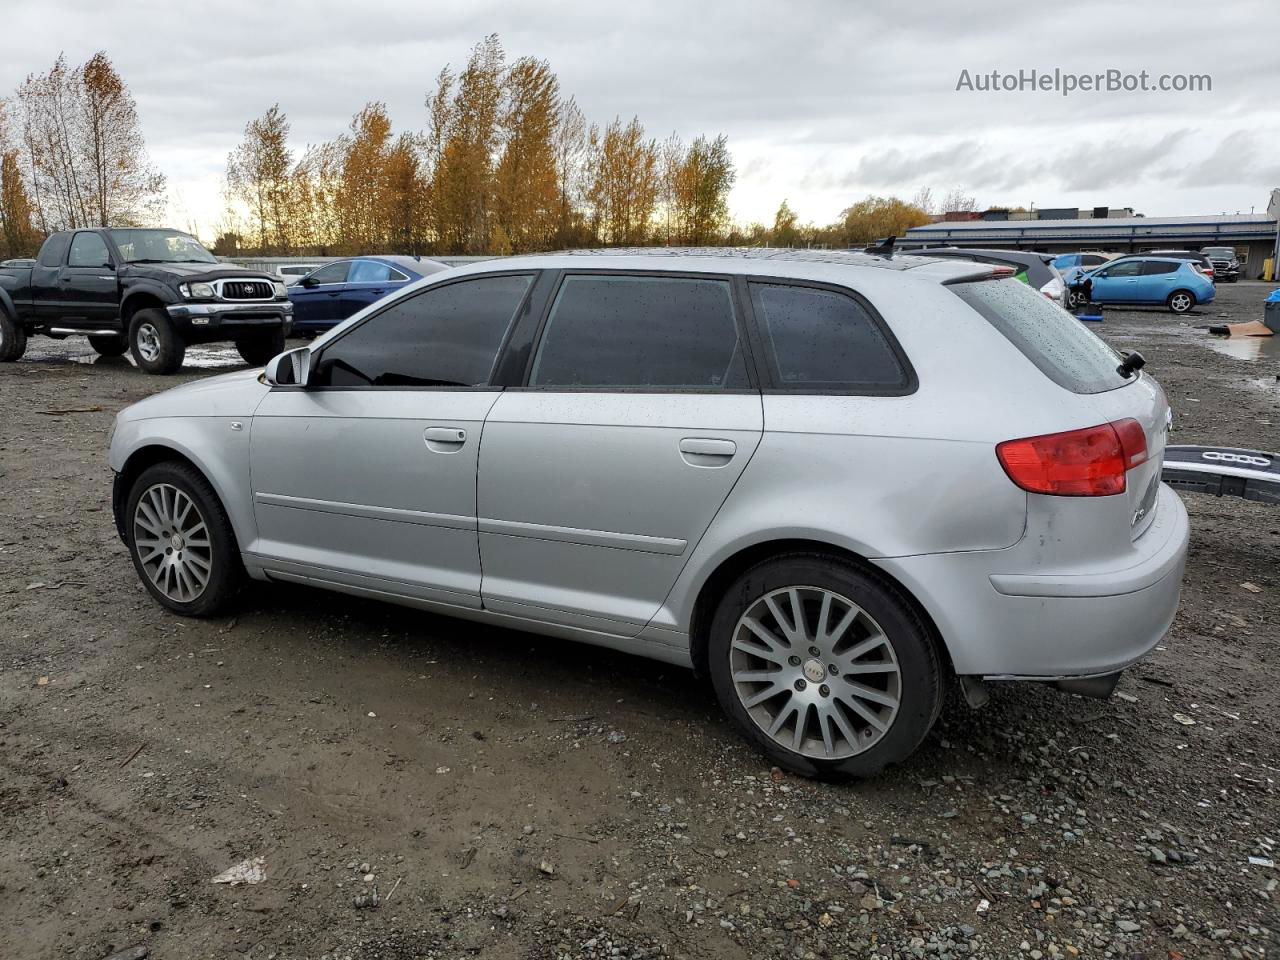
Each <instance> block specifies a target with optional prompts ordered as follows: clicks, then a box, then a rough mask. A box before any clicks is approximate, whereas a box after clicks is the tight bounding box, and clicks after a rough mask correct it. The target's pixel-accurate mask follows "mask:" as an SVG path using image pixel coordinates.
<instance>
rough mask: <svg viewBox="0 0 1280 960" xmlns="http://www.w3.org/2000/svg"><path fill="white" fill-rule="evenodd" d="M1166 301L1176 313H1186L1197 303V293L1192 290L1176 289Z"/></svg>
mask: <svg viewBox="0 0 1280 960" xmlns="http://www.w3.org/2000/svg"><path fill="white" fill-rule="evenodd" d="M1165 302H1166V304H1167V305H1168V307H1169V309H1170V310H1172V311H1173V312H1174V313H1186V312H1187V311H1189V310H1190V309H1191V308H1192V307H1194V306H1195V305H1196V295H1195V294H1194V293H1192V292H1191V291H1190V290H1175V291H1173V293H1171V294H1169V299H1168V300H1167V301H1165Z"/></svg>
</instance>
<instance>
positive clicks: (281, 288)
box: [276, 280, 289, 299]
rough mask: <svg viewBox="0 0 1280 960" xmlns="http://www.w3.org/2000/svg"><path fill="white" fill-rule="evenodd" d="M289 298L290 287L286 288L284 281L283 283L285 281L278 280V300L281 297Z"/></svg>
mask: <svg viewBox="0 0 1280 960" xmlns="http://www.w3.org/2000/svg"><path fill="white" fill-rule="evenodd" d="M287 296H289V288H288V287H286V286H285V285H284V281H283V280H277V281H276V297H277V299H278V298H280V297H287Z"/></svg>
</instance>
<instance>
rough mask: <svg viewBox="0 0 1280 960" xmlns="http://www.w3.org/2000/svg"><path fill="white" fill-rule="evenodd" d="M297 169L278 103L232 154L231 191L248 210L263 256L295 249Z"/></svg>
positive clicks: (247, 129) (229, 160)
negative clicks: (294, 171) (295, 180)
mask: <svg viewBox="0 0 1280 960" xmlns="http://www.w3.org/2000/svg"><path fill="white" fill-rule="evenodd" d="M292 167H293V155H292V153H291V152H290V150H289V121H288V119H287V118H286V117H285V115H284V112H283V111H282V110H281V109H280V105H279V104H278V103H277V104H273V105H272V106H271V107H270V108H269V109H268V110H267V112H266V113H264V114H263V115H262V116H261V117H258V118H257V119H256V120H250V121H249V122H248V123H247V124H245V128H244V139H243V140H241V141H240V145H239V146H237V147H236V148H235V149H234V150H233V151H231V153H230V154H229V155H228V156H227V174H226V189H227V193H228V194H229V196H230V198H231V199H232V201H233V202H238V203H241V204H243V205H244V206H245V207H246V208H247V209H248V211H249V218H250V222H251V223H250V225H251V236H252V237H253V239H254V241H255V243H254V245H255V246H256V247H257V249H258V250H259V252H261V253H263V254H277V255H279V254H287V253H291V252H292V250H293V246H294V244H293V242H292V239H293V238H292V237H291V232H292V228H293V214H294V210H293V205H292V203H291V200H292V195H293V192H294V191H293V186H294V181H293V177H292Z"/></svg>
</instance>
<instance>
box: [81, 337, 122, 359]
mask: <svg viewBox="0 0 1280 960" xmlns="http://www.w3.org/2000/svg"><path fill="white" fill-rule="evenodd" d="M89 346H91V347H93V349H94V350H96V351H97V352H98V353H99V354H101V355H102V356H104V357H122V356H124V352H125V351H126V350H128V349H129V344H128V343H127V342H126V341H125V339H124V337H112V336H100V337H99V336H91V337H90V338H89Z"/></svg>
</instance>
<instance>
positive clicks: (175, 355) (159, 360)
mask: <svg viewBox="0 0 1280 960" xmlns="http://www.w3.org/2000/svg"><path fill="white" fill-rule="evenodd" d="M129 350H130V352H132V353H133V360H134V363H136V364H137V365H138V367H139V368H140V369H142V370H145V371H146V372H147V373H177V372H178V370H179V369H180V368H181V367H182V359H183V357H185V356H186V353H187V344H186V342H185V341H184V340H183V339H182V336H181V335H180V334H179V333H178V331H177V330H175V329H174V328H173V324H172V323H171V322H170V321H169V317H168V315H167V314H166V313H165V312H164V311H163V310H155V309H147V310H139V311H138V312H137V313H135V314H134V315H133V319H132V320H131V321H130V322H129Z"/></svg>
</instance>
